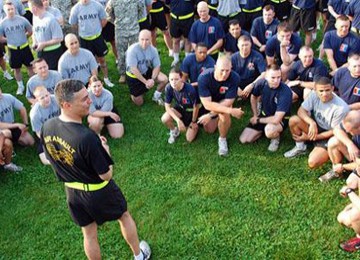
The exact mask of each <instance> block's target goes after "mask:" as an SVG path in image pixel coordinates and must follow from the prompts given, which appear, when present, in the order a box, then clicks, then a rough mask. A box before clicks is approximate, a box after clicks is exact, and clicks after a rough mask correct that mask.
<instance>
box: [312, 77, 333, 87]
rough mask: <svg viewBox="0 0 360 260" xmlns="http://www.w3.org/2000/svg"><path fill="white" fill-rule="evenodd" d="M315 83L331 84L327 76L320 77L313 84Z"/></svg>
mask: <svg viewBox="0 0 360 260" xmlns="http://www.w3.org/2000/svg"><path fill="white" fill-rule="evenodd" d="M317 85H321V86H324V85H331V80H330V79H329V78H328V77H320V78H318V79H316V81H315V86H317Z"/></svg>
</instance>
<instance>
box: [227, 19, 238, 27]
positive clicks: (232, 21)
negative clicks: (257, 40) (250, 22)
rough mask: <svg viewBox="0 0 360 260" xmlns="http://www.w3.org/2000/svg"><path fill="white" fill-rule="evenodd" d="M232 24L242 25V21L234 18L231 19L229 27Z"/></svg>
mask: <svg viewBox="0 0 360 260" xmlns="http://www.w3.org/2000/svg"><path fill="white" fill-rule="evenodd" d="M230 25H240V22H239V20H238V19H232V20H230V21H229V27H230ZM240 27H241V26H240Z"/></svg>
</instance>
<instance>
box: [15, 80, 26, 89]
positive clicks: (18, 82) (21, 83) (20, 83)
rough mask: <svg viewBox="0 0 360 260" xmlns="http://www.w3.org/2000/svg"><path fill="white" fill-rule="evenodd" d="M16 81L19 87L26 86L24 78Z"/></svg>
mask: <svg viewBox="0 0 360 260" xmlns="http://www.w3.org/2000/svg"><path fill="white" fill-rule="evenodd" d="M16 83H17V84H18V87H23V86H24V83H23V81H22V80H20V81H16Z"/></svg>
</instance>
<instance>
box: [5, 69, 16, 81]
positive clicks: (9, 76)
mask: <svg viewBox="0 0 360 260" xmlns="http://www.w3.org/2000/svg"><path fill="white" fill-rule="evenodd" d="M4 78H5V79H7V80H12V79H14V77H13V76H11V74H10V73H9V72H8V71H4Z"/></svg>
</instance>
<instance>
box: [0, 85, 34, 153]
mask: <svg viewBox="0 0 360 260" xmlns="http://www.w3.org/2000/svg"><path fill="white" fill-rule="evenodd" d="M14 109H15V110H18V111H19V113H20V117H21V120H22V123H15V116H14ZM28 125H29V122H28V115H27V112H26V108H25V107H24V105H23V103H22V102H21V101H19V100H18V99H17V98H15V97H14V96H13V95H10V94H5V93H2V90H1V89H0V129H1V130H4V129H9V130H10V131H6V133H5V132H4V134H5V137H7V138H10V139H11V141H12V142H13V143H19V144H20V145H23V146H31V145H33V144H34V138H33V137H32V136H31V134H30V133H29V132H28Z"/></svg>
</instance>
